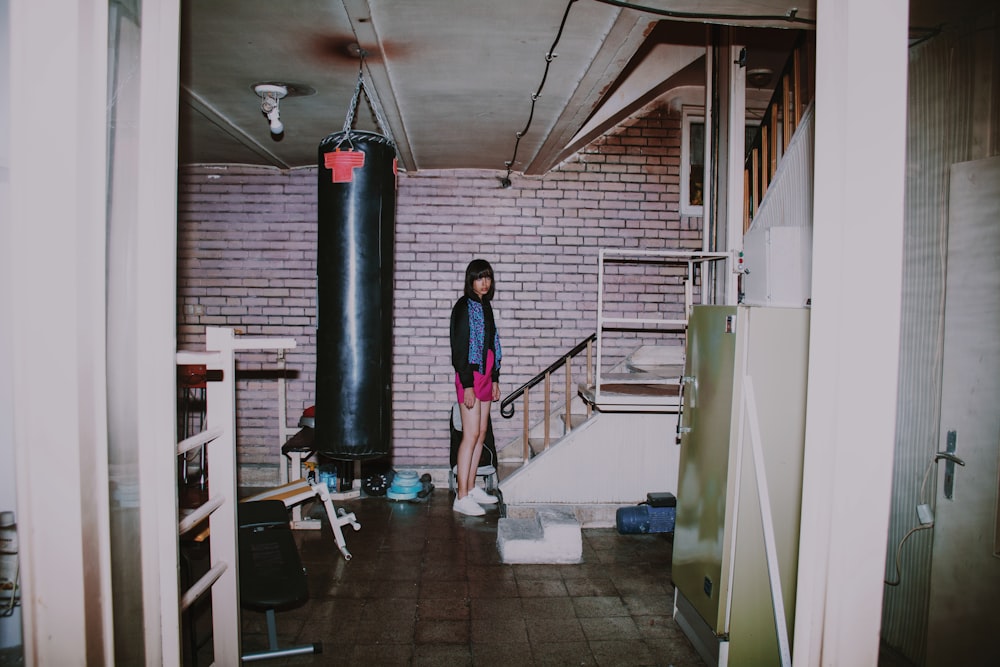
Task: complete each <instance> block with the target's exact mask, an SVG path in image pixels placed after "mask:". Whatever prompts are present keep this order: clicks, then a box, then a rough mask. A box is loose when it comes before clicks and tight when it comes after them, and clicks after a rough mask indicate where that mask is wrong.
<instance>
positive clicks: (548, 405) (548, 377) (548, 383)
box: [542, 373, 552, 449]
mask: <svg viewBox="0 0 1000 667" xmlns="http://www.w3.org/2000/svg"><path fill="white" fill-rule="evenodd" d="M551 387H552V373H546V374H545V400H544V403H545V405H544V408H543V409H544V410H545V412H544V413H543V414H544V420H545V441H544V443H543V445H542V447H543V448H544V449H548V448H549V439H550V433H549V429H550V425H551V423H552V401H551V396H552V392H551Z"/></svg>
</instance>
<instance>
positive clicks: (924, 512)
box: [917, 504, 934, 526]
mask: <svg viewBox="0 0 1000 667" xmlns="http://www.w3.org/2000/svg"><path fill="white" fill-rule="evenodd" d="M917 518H918V519H920V523H922V524H923V525H925V526H926V525H928V524H932V523H934V512H933V511H931V506H930V505H927V504H924V505H917Z"/></svg>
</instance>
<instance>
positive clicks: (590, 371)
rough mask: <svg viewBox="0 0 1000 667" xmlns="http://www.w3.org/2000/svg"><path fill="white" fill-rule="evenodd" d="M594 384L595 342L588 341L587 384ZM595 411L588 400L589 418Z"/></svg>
mask: <svg viewBox="0 0 1000 667" xmlns="http://www.w3.org/2000/svg"><path fill="white" fill-rule="evenodd" d="M593 384H594V343H593V342H592V341H587V386H588V387H589V386H591V385H593ZM592 413H593V406H592V405H591V404H590V401H587V418H588V419H589V418H590V415H591V414H592Z"/></svg>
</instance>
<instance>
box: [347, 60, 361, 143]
mask: <svg viewBox="0 0 1000 667" xmlns="http://www.w3.org/2000/svg"><path fill="white" fill-rule="evenodd" d="M363 78H364V59H362V60H361V65H359V66H358V83H357V85H356V86H354V97H352V98H351V106H350V108H349V109H348V110H347V118H345V119H344V130H343V132H344V134H345V135H346V134H348V133H349V132H350V131H351V125H353V124H354V112H355V111H356V110H357V108H358V101H359V100H360V99H361V85H362V81H363Z"/></svg>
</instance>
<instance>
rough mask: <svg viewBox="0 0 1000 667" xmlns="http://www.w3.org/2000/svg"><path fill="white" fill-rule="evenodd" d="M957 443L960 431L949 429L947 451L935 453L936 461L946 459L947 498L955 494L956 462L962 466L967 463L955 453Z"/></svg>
mask: <svg viewBox="0 0 1000 667" xmlns="http://www.w3.org/2000/svg"><path fill="white" fill-rule="evenodd" d="M957 444H958V431H948V436H947V438H946V440H945V451H943V452H938V453H937V454H935V455H934V462H935V463H937V462H938V461H940V460H941V459H944V460H945V464H944V497H945V499H946V500H951V499H952V496H953V495H954V494H955V464H956V463H957V464H958V465H960V466H964V465H965V461H963V460H962V459H960V458H959V457H957V456H956V455H955V447H956V446H957Z"/></svg>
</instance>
